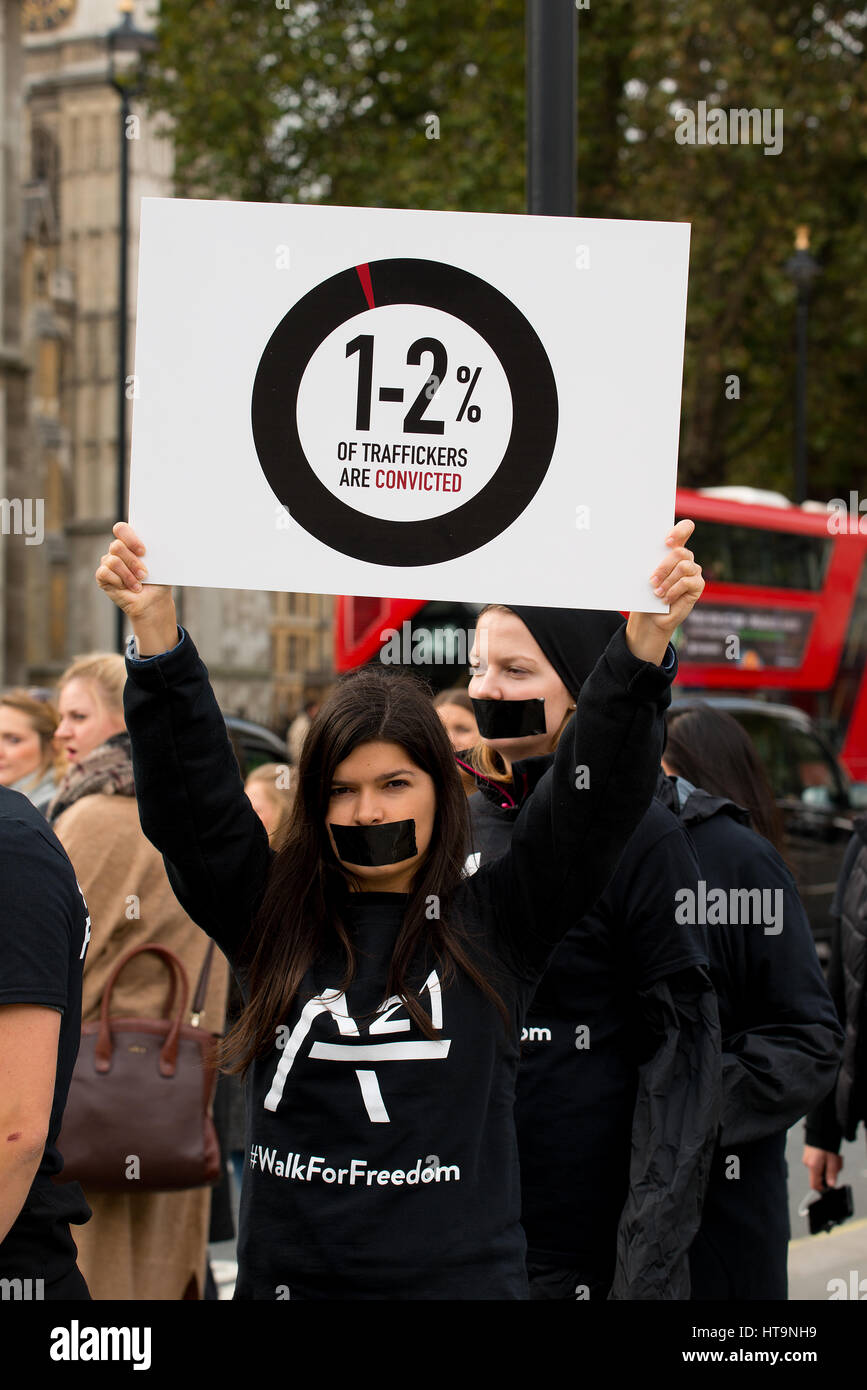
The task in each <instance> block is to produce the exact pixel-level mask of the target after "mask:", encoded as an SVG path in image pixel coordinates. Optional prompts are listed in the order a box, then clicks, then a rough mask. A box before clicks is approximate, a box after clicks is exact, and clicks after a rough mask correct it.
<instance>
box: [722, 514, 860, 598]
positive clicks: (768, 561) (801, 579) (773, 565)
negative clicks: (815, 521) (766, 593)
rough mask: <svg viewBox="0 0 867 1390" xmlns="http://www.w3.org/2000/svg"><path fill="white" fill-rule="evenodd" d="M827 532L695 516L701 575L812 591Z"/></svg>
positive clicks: (818, 581) (821, 574)
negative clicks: (816, 533)
mask: <svg viewBox="0 0 867 1390" xmlns="http://www.w3.org/2000/svg"><path fill="white" fill-rule="evenodd" d="M831 546H832V541H831V539H830V537H827V538H826V537H824V536H807V535H803V534H800V533H797V532H792V531H770V530H761V531H759V530H756V529H755V528H754V527H752V526H730V525H729V524H728V523H726V522H720V521H699V522H698V523H697V525H696V549H697V551H700V554H701V565H702V572H703V574H704V577H705V579H707V580H709V581H711V582H712V583H716V584H743V583H744V576H746V575H748V576H749V583H750V584H751V585H755V586H760V587H762V588H771V589H806V590H809V591H811V592H817V591H818V590H819V589H821V587H822V584H823V583H824V579H825V571H826V569H827V567H828V562H829V560H830V556H831Z"/></svg>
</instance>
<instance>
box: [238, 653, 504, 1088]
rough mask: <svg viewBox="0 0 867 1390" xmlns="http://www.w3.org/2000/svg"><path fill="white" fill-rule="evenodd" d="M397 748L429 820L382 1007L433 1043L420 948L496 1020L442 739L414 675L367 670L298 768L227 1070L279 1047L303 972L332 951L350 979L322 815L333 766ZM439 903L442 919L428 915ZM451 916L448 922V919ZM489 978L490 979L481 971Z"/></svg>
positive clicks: (313, 733)
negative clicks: (474, 990) (417, 969)
mask: <svg viewBox="0 0 867 1390" xmlns="http://www.w3.org/2000/svg"><path fill="white" fill-rule="evenodd" d="M376 741H382V742H386V743H397V744H400V746H401V747H402V748H403V749H404V750H405V751H406V752H407V753H408V754H409V757H410V758H411V759H412V761H413V762H414V763H415V764H416V766H417V767H420V768H421V769H422V771H424V772H426V773H428V775H429V776H430V777H431V778H432V779H433V783H434V791H435V795H436V814H435V817H434V825H433V834H432V836H431V841H430V845H429V847H428V851H427V854H426V855H425V858H424V860H423V861H422V863H421V864H420V866H419V868H418V871H417V873H416V874H415V877H414V879H413V882H412V885H411V890H410V894H409V901H408V903H407V908H406V913H405V915H404V919H403V923H402V925H401V928H400V931H399V933H398V936H397V940H396V942H395V946H394V951H393V953H392V957H391V963H390V966H389V972H388V980H387V982H386V986H385V994H384V996H383V998H387V997H390V996H391V995H399V996H400V997H401V999H402V1000H403V1002H404V1004H405V1006H406V1009H407V1011H408V1013H409V1014H410V1016H411V1017H412V1018H413V1019H414V1020H415V1022H416V1023H417V1024H418V1026H419V1028H421V1029H422V1031H423V1032H424V1033H425V1035H426V1036H427V1037H429V1038H435V1037H436V1036H437V1033H436V1030H435V1029H434V1027H433V1024H432V1022H431V1019H430V1016H429V1015H428V1014H427V1013H426V1012H425V1010H424V1008H423V1007H422V1005H421V1003H420V1002H419V999H418V996H417V994H416V991H415V989H414V988H412V986H411V983H410V972H411V970H412V967H413V965H414V963H416V962H417V958H418V957H419V954H420V952H421V950H422V948H423V947H426V948H428V949H429V950H432V951H433V952H434V953H435V955H436V957H437V959H438V961H439V963H440V966H441V969H442V972H443V984H445V983H446V982H447V981H448V980H449V979H450V978H451V977H453V975H454V972H455V969H456V968H459V969H461V970H462V971H463V972H464V973H465V974H466V975H468V976H469V978H470V979H471V980H472V982H473V983H474V984H475V985H476V986H477V987H478V988H479V989H480V990H481V991H482V993H483V994H485V995H486V996H487V997H488V998H489V999H490V1000H491V1002H492V1003H494V1004H495V1005H496V1007H497V1008H498V1009H499V1011H500V1015H501V1017H502V1018H503V1022H504V1025H506V1026H508V1023H509V1016H508V1012H507V1010H506V1007H505V1005H504V1004H503V1001H502V999H501V998H500V995H499V994H498V993H497V991H496V989H495V988H494V987H493V986H492V985H491V983H490V982H489V980H488V979H487V978H486V974H485V973H483V972H482V971H481V970H480V969H479V967H478V965H477V964H476V963H474V961H473V960H472V959H471V956H470V954H469V953H468V951H467V949H466V948H467V944H468V941H467V937H466V936H465V935H464V932H463V929H462V928H461V925H460V922H459V920H458V917H457V914H456V912H455V911H454V908H453V905H452V903H451V901H450V899H451V895H452V894H453V892H454V889H455V888H456V887H457V885H458V884H459V883H460V880H461V875H462V871H463V866H464V863H465V860H466V853H467V842H468V816H467V803H466V796H465V794H464V791H463V788H462V786H461V782H460V777H459V775H458V770H457V767H456V765H455V761H454V753H453V750H452V746H451V744H450V742H449V738H448V735H447V733H446V731H445V729H444V727H443V725H442V723H441V721H440V719H439V716H438V715H437V714H436V713H435V711H434V709H433V705H432V703H431V698H430V690H428V689H427V688H426V687H425V686H424V685H423V684H422V683H421V682H420V681H419V680H417V679H416V678H415V677H414V676H411V675H407V674H403V673H398V672H385V671H383V670H382V669H377V668H375V667H363V668H362V669H361V670H359V671H354V672H351V673H350V674H349V675H348V676H344V677H343V678H342V679H341V680H340V681H339V682H338V684H337V685H336V686H335V688H334V690H333V691H332V693H331V695H330V696H329V698H328V699H327V701H326V702H325V704H324V705H323V706H322V708H321V709H320V711H319V713H318V714H317V715H316V717H315V719H314V720H313V723H312V724H311V726H310V729H309V730H308V733H307V737H306V739H305V741H304V746H303V748H302V750H301V758H300V760H299V764H298V776H297V782H296V792H295V804H294V807H293V810H292V815H291V819H290V822H289V825H288V828H287V831H286V837H285V839H284V841H283V844H282V846H281V848H280V850H279V851H278V853H277V854H276V856H275V858H274V859H273V861H272V864H271V869H270V872H269V876H268V881H267V884H266V888H265V893H264V896H263V899H262V903H261V906H260V908H259V910H258V912H257V914H256V917H255V919H254V921H253V924H252V926H251V929H250V931H249V932H248V934H247V937H246V939H245V941H244V945H243V947H242V950H241V954H240V958H239V961H238V964H239V966H240V967H242V968H243V969H244V971H245V972H246V974H247V986H248V990H249V1002H248V1003H247V1005H246V1007H245V1008H244V1010H243V1012H242V1013H241V1016H240V1017H239V1019H238V1020H237V1023H236V1024H235V1026H234V1028H233V1029H232V1030H231V1032H230V1033H229V1034H228V1035H227V1037H226V1038H225V1039H224V1040H223V1042H222V1043H221V1045H220V1047H219V1049H218V1063H219V1064H220V1066H221V1067H222V1068H223V1070H225V1071H229V1072H242V1073H243V1072H246V1071H247V1069H248V1067H249V1066H250V1065H251V1063H252V1062H253V1060H254V1059H255V1058H256V1057H259V1056H265V1055H267V1053H269V1052H270V1051H271V1049H272V1048H273V1046H274V1039H275V1032H276V1028H277V1026H278V1025H279V1024H281V1023H283V1022H284V1021H285V1019H286V1015H287V1011H288V1009H289V1006H290V1004H291V1002H292V1000H293V999H294V997H295V995H296V994H297V992H298V990H299V988H300V986H301V982H302V980H303V978H304V975H305V972H306V971H307V970H308V969H309V967H310V966H311V965H312V964H313V962H314V960H315V959H316V958H317V956H318V955H319V954H320V952H322V951H323V950H324V949H326V948H328V947H329V946H333V945H335V944H336V943H337V942H339V943H340V945H342V947H343V952H344V956H345V961H346V966H345V971H344V976H343V980H342V981H341V984H340V986H339V988H340V990H341V991H343V992H345V990H346V989H347V988H348V986H349V984H350V983H351V981H352V980H353V978H354V976H355V968H356V959H355V949H354V947H353V944H352V941H351V939H350V936H349V933H348V932H347V930H346V926H345V924H344V922H343V920H342V916H341V905H342V904H343V903H344V902H345V898H346V894H347V891H348V889H349V887H350V886H351V885H350V880H349V876H348V874H347V871H346V870H345V869H344V868H343V867H342V866H341V864H340V861H339V860H338V859H337V857H336V856H335V854H334V851H333V850H332V847H331V842H330V840H329V838H328V833H327V830H326V825H325V822H326V816H327V811H328V805H329V801H330V797H331V786H332V782H333V778H334V771H335V768H336V767H337V766H338V765H339V764H340V763H342V762H343V761H344V759H346V758H348V757H349V756H350V754H351V753H352V752H353V750H354V749H355V748H357V747H359V745H360V744H363V743H372V742H376ZM432 896H433V897H435V900H436V904H437V913H438V915H434V916H431V915H429V913H428V911H427V907H428V904H429V902H430V899H431V897H432ZM450 915H451V919H452V920H451V921H449V916H450ZM486 973H487V972H486Z"/></svg>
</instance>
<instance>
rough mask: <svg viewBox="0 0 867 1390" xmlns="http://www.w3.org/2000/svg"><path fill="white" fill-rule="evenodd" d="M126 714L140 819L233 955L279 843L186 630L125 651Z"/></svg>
mask: <svg viewBox="0 0 867 1390" xmlns="http://www.w3.org/2000/svg"><path fill="white" fill-rule="evenodd" d="M126 666H127V683H126V687H125V689H124V697H123V703H124V713H125V715H126V725H127V729H128V730H129V736H130V742H131V744H132V764H133V774H134V776H135V790H136V799H137V801H138V808H139V818H140V820H141V827H142V830H143V831H144V833H145V835H146V836H147V838H148V839H149V840H150V841H151V843H152V844H153V845H155V846H156V848H157V849H158V850H159V851H160V852H161V854H162V856H163V860H164V863H165V866H166V872H167V874H168V878H169V882H170V883H171V885H172V889H173V891H174V893H175V896H176V897H177V899H178V901H179V903H180V904H181V906H182V907H183V909H184V911H185V912H187V913H188V914H189V916H190V917H192V919H193V921H194V922H197V923H198V925H199V926H200V927H201V928H202V929H203V930H204V931H206V932H207V933H208V935H209V936H212V937H213V938H214V940H215V941H216V942H217V945H218V946H219V947H220V949H221V950H222V951H224V952H225V954H226V955H227V956H228V957H229V959H230V960H231V959H232V958H233V957H235V956H236V955H237V950H238V947H239V946H240V944H241V942H242V940H243V938H244V936H245V935H246V932H247V929H248V927H249V924H250V921H251V920H252V917H253V915H254V913H255V910H256V908H257V907H258V904H259V902H260V900H261V897H262V892H263V890H264V886H265V880H266V878H267V874H268V868H269V864H270V861H271V858H272V851H271V849H270V846H269V844H268V836H267V834H266V831H265V827H264V826H263V825H262V822H261V821H260V819H259V817H258V816H257V815H256V812H255V811H254V810H253V807H252V805H251V804H250V801H249V799H248V797H247V795H246V793H245V791H244V784H243V782H242V780H241V773H240V769H239V767H238V762H237V759H236V757H235V753H234V751H233V749H232V745H231V743H230V741H229V735H228V732H227V730H226V724H225V721H224V719H223V716H222V714H221V713H220V708H219V705H218V704H217V701H216V698H215V696H214V692H213V690H212V689H211V685H210V681H209V680H208V672H207V669H206V667H205V665H204V662H203V661H202V659H201V657H200V656H199V654H198V652H197V651H196V648H195V646H194V644H193V641H192V638H191V637H190V635H189V633H183V634H182V640H181V641H180V642H179V643H178V645H177V646H176V647H174V648H173V649H172V650H171V651H168V652H164V653H163V654H162V655H161V656H158V657H155V658H154V659H152V660H145V661H132V660H130V658H129V657H127V663H126Z"/></svg>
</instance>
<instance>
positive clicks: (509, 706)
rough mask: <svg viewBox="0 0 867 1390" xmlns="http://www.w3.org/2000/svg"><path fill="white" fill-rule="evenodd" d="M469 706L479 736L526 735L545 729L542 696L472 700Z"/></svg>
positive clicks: (516, 736) (543, 732)
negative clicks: (474, 718)
mask: <svg viewBox="0 0 867 1390" xmlns="http://www.w3.org/2000/svg"><path fill="white" fill-rule="evenodd" d="M470 698H471V699H472V696H470ZM473 710H474V711H475V715H476V723H477V724H478V726H479V733H480V734H481V736H482V738H529V737H531V735H533V734H545V733H547V732H548V730H547V728H546V726H545V701H544V700H539V699H536V700H473Z"/></svg>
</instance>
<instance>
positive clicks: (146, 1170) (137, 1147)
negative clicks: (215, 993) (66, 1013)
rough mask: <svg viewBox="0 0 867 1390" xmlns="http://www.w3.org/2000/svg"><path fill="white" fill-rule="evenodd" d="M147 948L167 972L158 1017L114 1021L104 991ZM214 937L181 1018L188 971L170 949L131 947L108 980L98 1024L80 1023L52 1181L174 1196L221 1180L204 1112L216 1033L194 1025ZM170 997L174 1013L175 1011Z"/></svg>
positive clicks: (201, 1004)
mask: <svg viewBox="0 0 867 1390" xmlns="http://www.w3.org/2000/svg"><path fill="white" fill-rule="evenodd" d="M144 951H150V952H153V954H154V955H157V956H159V957H160V959H161V960H163V961H164V962H165V964H166V965H167V966H168V968H169V970H170V972H171V988H170V992H169V997H168V1006H167V1008H166V1011H165V1014H166V1016H165V1017H163V1018H111V1017H110V1008H111V994H112V990H113V989H114V985H115V981H116V980H117V977H118V975H119V974H120V972H121V970H123V968H124V966H125V965H126V964H127V962H128V961H130V960H132V958H133V956H137V955H140V954H141V953H142V952H144ZM213 953H214V943H213V942H210V943H209V945H208V950H207V953H206V955H205V960H204V963H203V965H202V970H201V973H200V975H199V981H198V985H197V987H196V997H195V999H194V1000H193V1009H192V1013H193V1022H192V1023H191V1024H190V1023H182V1022H181V1019H182V1018H183V1017H184V1014H185V1013H186V1009H187V1000H188V998H189V983H188V980H187V972H186V971H185V969H184V967H183V964H182V962H181V961H180V960H179V959H178V957H177V956H176V955H175V953H174V951H171V950H169V948H168V947H167V946H160V945H158V944H157V943H156V942H146V943H145V944H143V945H141V946H133V947H132V949H131V950H129V951H127V952H125V954H124V955H123V956H121V958H120V960H119V961H118V963H117V965H116V966H115V967H114V970H113V971H112V972H111V975H110V976H109V979H108V982H107V983H106V986H105V992H104V994H103V996H102V1005H101V1008H100V1015H99V1019H98V1020H94V1021H93V1022H92V1023H85V1024H84V1025H83V1026H82V1029H81V1045H80V1047H79V1052H78V1058H77V1061H76V1063H75V1070H74V1071H73V1074H72V1082H71V1084H70V1087H69V1096H68V1099H67V1102H66V1109H65V1111H64V1114H63V1125H62V1128H61V1131H60V1137H59V1139H58V1141H57V1148H58V1149H59V1151H60V1153H61V1154H62V1156H63V1159H64V1165H63V1171H62V1173H59V1174H58V1175H57V1176H56V1177H55V1179H54V1181H55V1182H57V1183H65V1182H76V1181H77V1182H80V1183H81V1186H82V1187H83V1188H84V1190H85V1192H88V1191H91V1192H141V1191H148V1192H174V1191H178V1190H180V1189H182V1188H189V1187H205V1186H208V1185H211V1184H214V1183H216V1182H219V1179H220V1168H221V1162H220V1146H219V1142H218V1139H217V1131H216V1130H215V1128H214V1121H213V1118H212V1114H211V1109H212V1105H213V1098H214V1088H215V1086H216V1080H217V1076H216V1069H215V1066H214V1057H213V1053H214V1044H215V1041H216V1039H215V1035H214V1034H212V1033H207V1032H205V1030H204V1029H200V1028H199V1027H198V1023H199V1018H200V1016H201V1014H202V1012H203V1008H204V1000H205V995H206V993H207V988H208V977H209V975H210V970H211V961H212V959H213ZM176 998H177V1009H176V1011H175V1013H174V1016H172V1008H173V1006H174V1004H175V999H176Z"/></svg>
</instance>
